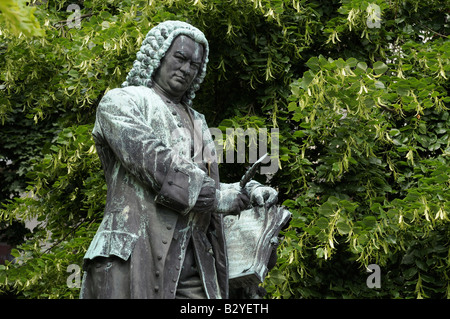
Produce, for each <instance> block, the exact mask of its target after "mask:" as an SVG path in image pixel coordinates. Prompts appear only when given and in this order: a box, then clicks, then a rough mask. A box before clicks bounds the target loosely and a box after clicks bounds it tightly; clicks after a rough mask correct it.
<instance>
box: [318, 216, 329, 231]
mask: <svg viewBox="0 0 450 319" xmlns="http://www.w3.org/2000/svg"><path fill="white" fill-rule="evenodd" d="M328 224H329V221H328V219H327V218H325V217H320V218H319V219H318V220H317V221H316V226H317V227H319V228H320V229H327V228H328Z"/></svg>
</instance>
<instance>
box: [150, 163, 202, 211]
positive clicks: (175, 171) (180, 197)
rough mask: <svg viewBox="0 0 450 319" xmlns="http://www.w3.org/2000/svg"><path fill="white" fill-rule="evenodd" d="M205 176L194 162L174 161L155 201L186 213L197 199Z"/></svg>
mask: <svg viewBox="0 0 450 319" xmlns="http://www.w3.org/2000/svg"><path fill="white" fill-rule="evenodd" d="M205 176H206V173H205V172H203V171H202V170H201V169H200V168H199V167H197V166H196V165H194V164H193V163H189V162H187V161H173V162H172V164H171V166H170V168H169V171H168V173H167V174H166V176H165V179H164V181H163V183H162V185H161V190H160V192H159V194H158V195H156V197H155V202H156V203H158V204H161V205H164V206H167V207H169V208H171V209H173V210H175V211H177V212H179V213H180V214H182V215H186V214H187V213H189V211H190V210H191V209H192V208H193V207H194V205H195V203H196V201H197V198H198V195H199V194H200V190H201V188H202V185H203V180H204V178H205Z"/></svg>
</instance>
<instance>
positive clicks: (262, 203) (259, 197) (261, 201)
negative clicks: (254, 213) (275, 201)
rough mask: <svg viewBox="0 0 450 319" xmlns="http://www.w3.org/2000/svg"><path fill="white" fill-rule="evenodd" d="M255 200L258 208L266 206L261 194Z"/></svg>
mask: <svg viewBox="0 0 450 319" xmlns="http://www.w3.org/2000/svg"><path fill="white" fill-rule="evenodd" d="M253 200H254V201H255V203H256V205H258V206H263V205H264V197H263V196H262V195H261V194H256V195H255V197H254V199H253Z"/></svg>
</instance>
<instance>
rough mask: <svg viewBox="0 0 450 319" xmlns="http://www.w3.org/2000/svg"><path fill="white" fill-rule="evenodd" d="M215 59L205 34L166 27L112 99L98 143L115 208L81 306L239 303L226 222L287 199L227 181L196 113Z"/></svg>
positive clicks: (107, 99)
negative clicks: (109, 301)
mask: <svg viewBox="0 0 450 319" xmlns="http://www.w3.org/2000/svg"><path fill="white" fill-rule="evenodd" d="M208 53H209V47H208V42H207V40H206V38H205V36H204V34H203V33H202V32H201V31H200V30H198V29H197V28H195V27H193V26H191V25H189V24H187V23H184V22H180V21H166V22H163V23H160V24H159V25H157V26H156V27H154V28H153V29H151V30H150V31H149V33H148V34H147V36H146V38H145V40H144V41H143V43H142V46H141V49H140V51H139V52H138V53H137V60H136V61H135V62H134V65H133V68H132V69H131V71H130V72H129V74H128V76H127V78H126V81H125V82H124V83H123V84H122V88H117V89H113V90H110V91H109V92H107V93H106V94H105V96H104V97H103V98H102V100H101V102H100V104H99V106H98V109H97V118H96V122H95V126H94V130H93V136H94V139H95V142H96V147H97V151H98V154H99V157H100V159H101V162H102V165H103V169H104V172H105V177H106V183H107V187H108V190H107V201H106V207H105V212H104V217H103V220H102V223H101V225H100V227H99V229H98V231H97V233H96V235H95V237H94V239H93V240H92V243H91V245H90V247H89V249H88V251H87V252H86V255H85V264H84V269H85V272H84V277H83V285H82V289H81V295H80V297H81V298H228V297H229V265H228V256H227V254H228V252H227V247H226V240H225V230H224V229H225V224H224V218H226V216H228V215H230V216H233V215H236V214H239V213H240V212H241V211H245V209H246V208H248V205H249V202H252V203H254V204H255V205H254V206H255V207H259V206H261V205H264V204H265V205H266V208H270V207H271V206H273V205H274V204H275V203H276V201H277V192H276V191H275V190H274V189H273V188H270V187H265V186H263V185H261V184H260V183H258V182H256V181H250V182H249V183H247V184H246V186H245V187H244V188H241V187H240V186H239V183H233V184H225V183H220V181H219V171H218V164H217V160H216V157H215V154H216V152H215V145H214V141H213V139H212V136H211V134H210V132H209V130H208V126H207V124H206V121H205V118H204V116H203V115H202V114H200V113H198V112H196V111H195V110H194V109H192V100H193V99H194V97H195V92H196V91H197V90H198V89H199V87H200V84H201V83H202V81H203V79H204V77H205V74H206V65H207V63H208ZM250 199H251V200H250Z"/></svg>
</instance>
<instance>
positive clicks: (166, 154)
mask: <svg viewBox="0 0 450 319" xmlns="http://www.w3.org/2000/svg"><path fill="white" fill-rule="evenodd" d="M136 100H137V99H136V98H135V97H133V95H132V94H130V93H129V92H127V91H125V90H123V89H114V90H111V91H109V92H108V93H107V94H105V96H104V97H103V98H102V100H101V101H100V104H99V106H98V109H97V117H96V123H95V127H94V131H93V135H94V138H95V139H96V141H97V142H98V141H100V143H102V144H107V146H108V147H109V148H110V149H111V150H112V152H113V153H114V155H115V157H116V158H117V159H118V160H119V161H120V162H121V163H122V165H124V167H125V168H126V169H127V170H128V171H129V172H130V173H131V174H132V175H133V176H134V177H136V178H137V179H138V180H139V181H141V182H142V183H144V184H145V185H147V186H149V187H150V188H151V189H152V190H153V191H154V192H155V193H156V197H155V201H156V202H157V203H160V204H162V205H165V206H168V207H170V208H172V209H174V210H176V211H178V212H180V213H181V214H187V213H188V212H189V211H190V210H191V209H192V207H193V206H194V204H195V202H196V201H197V197H198V195H199V193H200V190H201V187H202V184H203V181H204V179H205V178H207V176H206V174H205V173H204V172H203V171H202V170H201V169H200V168H199V167H198V166H196V165H195V164H194V163H193V162H190V161H187V160H185V159H182V158H180V157H179V156H178V155H177V152H176V151H175V150H173V149H171V148H170V147H167V146H166V145H164V143H163V142H162V141H161V140H160V139H159V138H157V136H156V135H155V134H154V130H153V129H152V127H150V126H149V125H148V124H147V123H146V122H145V117H144V115H143V113H142V110H141V109H140V107H139V105H138V103H137V102H136ZM167 134H169V132H167Z"/></svg>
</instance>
